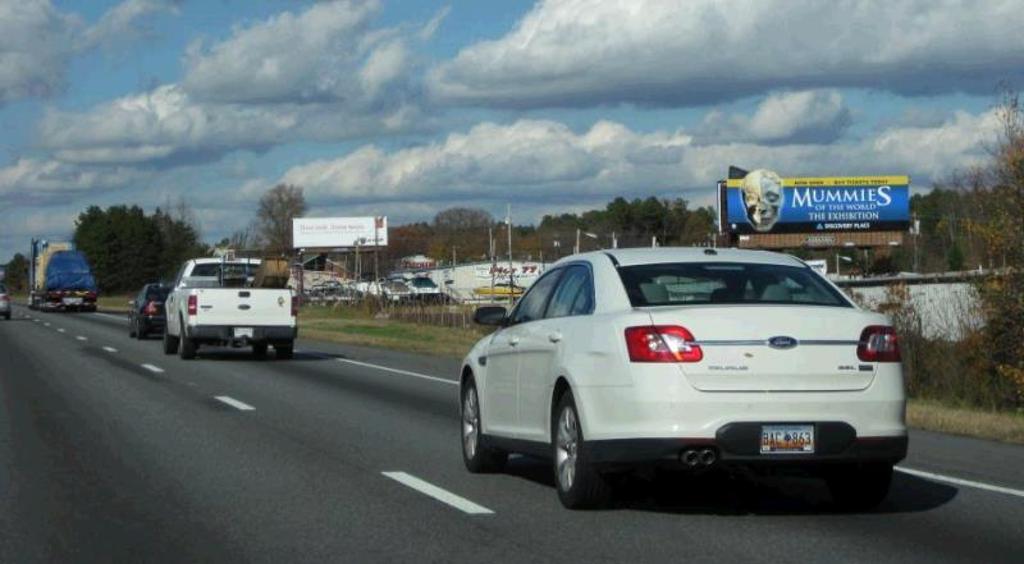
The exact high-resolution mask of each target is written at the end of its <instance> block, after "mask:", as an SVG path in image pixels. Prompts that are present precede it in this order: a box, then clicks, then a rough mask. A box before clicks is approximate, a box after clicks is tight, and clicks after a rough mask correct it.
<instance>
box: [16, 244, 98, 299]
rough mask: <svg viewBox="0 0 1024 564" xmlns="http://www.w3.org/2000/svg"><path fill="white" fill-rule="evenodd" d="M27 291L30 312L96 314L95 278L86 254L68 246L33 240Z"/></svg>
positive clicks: (70, 245)
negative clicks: (86, 312)
mask: <svg viewBox="0 0 1024 564" xmlns="http://www.w3.org/2000/svg"><path fill="white" fill-rule="evenodd" d="M29 288H30V290H29V298H28V306H29V307H30V308H31V309H38V310H43V311H96V296H97V288H96V279H95V278H94V277H93V275H92V269H91V268H90V267H89V261H88V260H86V258H85V255H84V254H82V253H81V252H79V251H76V250H74V245H72V244H71V243H64V242H53V241H46V240H41V239H33V240H32V251H31V257H30V261H29Z"/></svg>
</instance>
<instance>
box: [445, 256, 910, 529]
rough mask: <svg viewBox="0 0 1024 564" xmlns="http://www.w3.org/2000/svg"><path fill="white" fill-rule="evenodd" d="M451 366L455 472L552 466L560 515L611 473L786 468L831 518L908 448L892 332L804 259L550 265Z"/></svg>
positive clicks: (858, 499)
mask: <svg viewBox="0 0 1024 564" xmlns="http://www.w3.org/2000/svg"><path fill="white" fill-rule="evenodd" d="M474 318H475V320H476V321H477V322H478V323H481V324H485V325H494V326H497V330H496V331H495V332H494V333H492V334H491V335H489V336H487V337H484V338H483V339H481V340H480V341H479V342H478V343H477V344H476V345H475V346H474V347H473V349H472V350H471V351H470V353H469V354H468V355H467V356H466V358H465V360H464V361H463V368H462V372H461V379H460V383H461V386H460V390H461V391H460V394H461V395H460V406H461V430H462V433H461V439H462V453H463V459H464V462H465V464H466V466H467V468H468V469H469V470H470V471H471V472H487V471H498V470H500V469H501V468H502V467H503V465H504V463H505V461H506V460H507V457H508V455H509V453H511V452H518V453H524V454H532V455H538V456H542V457H546V458H550V459H551V460H553V473H554V482H555V485H556V489H557V491H558V496H559V498H560V500H561V502H562V503H563V504H564V505H565V506H566V507H569V508H587V507H595V506H600V505H601V504H603V503H604V502H605V501H606V500H607V498H608V496H609V494H610V491H611V486H610V484H612V483H613V480H612V479H611V478H612V477H613V476H614V475H615V474H618V473H622V472H625V471H629V470H632V469H635V468H638V467H655V468H667V469H673V470H677V471H681V472H690V473H700V472H707V471H712V470H716V469H722V470H725V471H744V472H746V471H752V472H758V471H765V472H795V473H799V474H802V475H810V476H813V477H820V478H824V479H825V482H826V483H827V486H828V488H829V490H830V492H831V494H832V497H833V499H834V501H835V502H836V504H837V506H839V507H842V508H846V509H859V510H863V509H869V508H872V507H874V506H876V505H877V504H879V503H880V502H881V501H882V500H883V499H884V498H885V496H886V494H887V492H888V489H889V485H890V481H891V477H892V472H893V465H894V464H895V463H897V462H898V461H900V460H902V459H903V458H904V457H905V456H906V452H907V431H906V426H905V423H904V414H905V407H906V399H905V393H904V383H903V372H902V368H901V364H900V350H899V345H898V341H897V337H896V333H895V331H894V330H893V327H892V325H891V323H890V321H889V320H888V319H887V318H886V317H885V316H884V315H880V314H877V313H872V312H869V311H866V310H862V309H860V308H859V307H857V305H856V304H854V303H853V302H852V301H851V300H850V299H849V298H847V297H846V296H845V295H844V294H843V293H842V291H840V290H839V289H838V288H837V287H836V286H834V285H833V284H831V283H830V282H829V281H828V280H826V279H825V278H823V277H822V276H821V275H819V274H817V273H816V272H814V271H813V270H812V269H811V268H810V267H808V266H807V265H806V264H805V263H804V262H802V261H801V260H799V259H797V258H794V257H790V256H787V255H783V254H777V253H771V252H764V251H747V250H735V249H682V248H680V249H672V248H661V249H616V250H610V251H602V252H594V253H588V254H582V255H575V256H572V257H568V258H565V259H562V260H561V261H559V262H558V263H556V265H555V266H554V267H553V268H551V269H550V270H549V271H548V272H546V273H544V275H543V276H542V277H541V278H539V279H538V280H537V282H535V283H534V284H533V285H532V286H531V288H530V289H529V290H528V291H527V293H526V294H525V295H524V296H523V298H522V299H521V300H520V301H519V303H518V304H516V306H515V308H513V309H512V310H511V312H508V313H506V311H505V308H502V307H497V306H488V307H481V308H478V309H477V311H476V312H475V314H474Z"/></svg>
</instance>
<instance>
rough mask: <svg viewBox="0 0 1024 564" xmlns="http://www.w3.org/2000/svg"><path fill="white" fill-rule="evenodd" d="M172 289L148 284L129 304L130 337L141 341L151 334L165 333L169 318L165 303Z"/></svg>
mask: <svg viewBox="0 0 1024 564" xmlns="http://www.w3.org/2000/svg"><path fill="white" fill-rule="evenodd" d="M170 291H171V289H170V288H168V287H166V286H163V285H161V284H146V285H145V286H143V287H142V290H141V291H139V293H138V294H137V295H136V296H135V298H134V299H132V300H131V301H129V302H128V336H129V337H133V338H136V339H139V340H142V339H145V338H146V336H148V335H150V334H151V333H157V332H159V333H163V331H164V325H165V324H166V323H167V318H166V316H165V315H164V301H166V300H167V294H168V293H170Z"/></svg>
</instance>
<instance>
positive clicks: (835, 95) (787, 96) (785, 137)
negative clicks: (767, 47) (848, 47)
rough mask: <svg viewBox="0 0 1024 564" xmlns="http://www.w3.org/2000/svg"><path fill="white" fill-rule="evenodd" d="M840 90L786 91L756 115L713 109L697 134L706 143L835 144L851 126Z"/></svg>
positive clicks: (766, 101)
mask: <svg viewBox="0 0 1024 564" xmlns="http://www.w3.org/2000/svg"><path fill="white" fill-rule="evenodd" d="M850 121H851V118H850V110H849V108H847V107H846V105H845V104H844V103H843V97H842V95H841V94H840V93H839V91H837V90H806V91H801V92H782V93H775V94H771V95H769V96H767V97H765V99H764V100H762V101H761V103H760V104H759V105H758V107H757V110H756V111H755V112H754V113H753V114H752V115H749V116H748V115H742V114H733V115H729V114H726V113H724V112H722V111H720V110H713V111H711V112H709V113H708V114H707V116H705V118H704V121H703V122H702V123H701V125H700V126H699V127H698V128H697V132H696V135H697V136H698V137H699V138H700V139H701V141H702V142H718V143H723V142H748V141H753V142H760V143H769V144H776V143H777V144H783V143H831V142H833V141H835V140H837V139H838V138H839V137H840V136H841V135H842V133H843V132H844V131H845V129H846V127H847V126H848V125H849V124H850Z"/></svg>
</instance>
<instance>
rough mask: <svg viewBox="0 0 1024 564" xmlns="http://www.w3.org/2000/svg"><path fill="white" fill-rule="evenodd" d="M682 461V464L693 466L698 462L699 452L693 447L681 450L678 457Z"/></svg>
mask: <svg viewBox="0 0 1024 564" xmlns="http://www.w3.org/2000/svg"><path fill="white" fill-rule="evenodd" d="M679 459H680V460H682V461H683V464H686V465H687V466H689V467H691V468H693V467H695V466H697V465H698V464H700V453H699V452H697V451H696V450H694V449H692V448H691V449H687V450H685V451H683V454H682V455H681V456H680V457H679Z"/></svg>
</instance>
